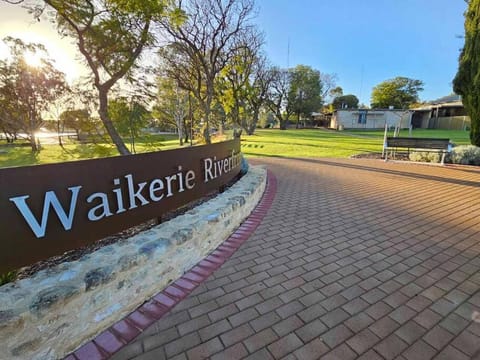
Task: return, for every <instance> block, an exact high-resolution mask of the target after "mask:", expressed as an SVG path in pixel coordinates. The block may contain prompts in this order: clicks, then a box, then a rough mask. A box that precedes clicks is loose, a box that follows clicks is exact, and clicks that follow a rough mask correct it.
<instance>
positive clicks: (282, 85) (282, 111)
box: [266, 67, 292, 130]
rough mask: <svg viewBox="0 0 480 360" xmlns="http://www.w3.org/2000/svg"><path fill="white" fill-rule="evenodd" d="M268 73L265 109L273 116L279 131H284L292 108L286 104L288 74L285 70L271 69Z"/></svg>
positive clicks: (289, 78) (288, 91)
mask: <svg viewBox="0 0 480 360" xmlns="http://www.w3.org/2000/svg"><path fill="white" fill-rule="evenodd" d="M269 72H270V78H271V81H270V87H269V89H268V94H267V101H266V104H267V107H268V108H269V110H270V111H271V112H272V113H273V114H274V115H275V118H276V119H277V121H278V124H279V126H280V130H286V129H287V124H288V121H289V119H290V116H291V115H292V107H291V106H289V103H288V100H289V99H288V94H289V93H290V80H291V77H290V72H289V71H288V70H287V69H281V68H278V67H273V68H271V69H269Z"/></svg>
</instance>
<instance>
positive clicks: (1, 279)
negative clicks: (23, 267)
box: [0, 271, 17, 286]
mask: <svg viewBox="0 0 480 360" xmlns="http://www.w3.org/2000/svg"><path fill="white" fill-rule="evenodd" d="M16 277H17V272H16V271H10V272H7V273H4V274H0V286H2V285H4V284H8V283H9V282H12V281H14V280H15V278H16Z"/></svg>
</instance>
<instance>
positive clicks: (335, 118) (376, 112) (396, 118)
mask: <svg viewBox="0 0 480 360" xmlns="http://www.w3.org/2000/svg"><path fill="white" fill-rule="evenodd" d="M411 116H412V112H411V111H409V110H395V109H339V110H335V111H334V112H333V114H332V117H331V120H330V127H331V128H333V129H337V130H342V129H383V128H385V124H387V125H388V127H396V126H400V127H401V128H408V127H409V126H410V121H411Z"/></svg>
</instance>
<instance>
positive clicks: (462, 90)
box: [453, 0, 480, 146]
mask: <svg viewBox="0 0 480 360" xmlns="http://www.w3.org/2000/svg"><path fill="white" fill-rule="evenodd" d="M453 90H454V91H455V92H456V93H457V94H459V95H462V100H463V104H464V106H465V109H466V110H467V113H468V115H469V116H470V119H471V121H472V127H471V130H470V141H471V143H472V144H473V145H476V146H480V0H469V1H468V9H467V11H466V12H465V45H464V46H463V49H462V52H461V54H460V59H459V65H458V72H457V75H456V76H455V79H453Z"/></svg>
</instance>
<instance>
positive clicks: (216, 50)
mask: <svg viewBox="0 0 480 360" xmlns="http://www.w3.org/2000/svg"><path fill="white" fill-rule="evenodd" d="M176 5H177V6H178V7H179V8H180V9H181V10H182V11H183V12H184V13H185V15H186V20H185V22H184V23H183V24H182V25H180V26H178V25H175V24H172V23H171V22H170V21H167V20H165V21H162V24H163V28H164V29H165V30H166V32H167V33H168V34H169V35H170V43H169V45H168V46H167V47H165V48H164V49H162V51H161V55H162V57H163V61H164V62H165V65H166V70H167V73H168V76H170V77H171V78H173V79H175V80H176V81H177V83H178V84H179V86H180V87H181V88H183V89H184V90H187V91H189V92H191V93H192V94H193V96H194V97H195V98H196V100H197V101H198V102H199V104H200V105H201V107H202V109H203V120H204V129H203V137H204V140H205V142H206V143H210V117H211V112H212V104H213V101H214V98H215V85H216V84H215V83H216V79H217V77H218V75H219V74H220V72H221V71H222V70H223V69H224V68H225V66H226V65H227V64H228V62H229V61H230V59H231V58H232V57H233V56H234V55H235V54H236V51H237V48H236V45H237V44H238V42H237V38H238V37H239V36H241V35H242V34H243V33H244V32H246V31H249V29H250V28H251V27H252V25H251V24H250V17H251V15H252V12H253V8H254V1H253V0H186V1H183V0H176Z"/></svg>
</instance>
